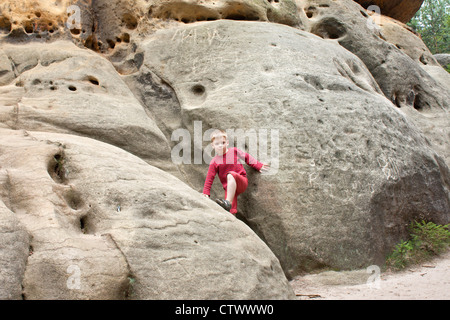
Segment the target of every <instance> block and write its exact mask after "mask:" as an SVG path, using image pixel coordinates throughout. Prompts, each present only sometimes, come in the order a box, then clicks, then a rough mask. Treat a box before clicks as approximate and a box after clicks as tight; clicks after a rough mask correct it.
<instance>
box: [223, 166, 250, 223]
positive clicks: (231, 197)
mask: <svg viewBox="0 0 450 320" xmlns="http://www.w3.org/2000/svg"><path fill="white" fill-rule="evenodd" d="M247 186H248V180H247V178H246V177H243V176H241V175H240V174H237V173H236V172H234V171H230V172H229V173H228V175H227V190H225V199H227V200H228V201H230V202H231V210H230V212H231V213H233V214H236V213H237V197H238V195H239V194H241V193H242V192H244V191H245V190H246V189H247Z"/></svg>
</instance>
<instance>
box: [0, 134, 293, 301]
mask: <svg viewBox="0 0 450 320" xmlns="http://www.w3.org/2000/svg"><path fill="white" fill-rule="evenodd" d="M0 131H1V135H0V136H1V141H0V148H1V150H2V156H1V157H0V163H1V164H0V165H1V168H2V170H1V175H0V179H1V180H0V181H2V184H1V195H2V200H3V203H4V205H2V211H1V212H2V216H1V217H2V220H1V221H2V224H1V227H2V228H1V230H2V233H1V235H2V240H3V239H5V240H6V244H7V246H6V247H5V248H4V249H3V247H2V252H3V253H4V255H2V259H3V257H6V258H8V261H10V262H8V263H7V264H6V266H7V268H6V270H3V267H2V275H3V273H4V277H2V280H3V279H5V280H3V281H6V279H8V281H9V282H12V283H11V284H9V287H8V286H7V287H6V289H4V287H3V286H2V292H1V293H2V297H3V298H5V297H7V298H9V297H11V298H17V296H18V295H19V297H20V284H22V286H23V295H24V297H25V298H27V299H123V298H131V299H231V298H236V299H250V298H252V299H253V298H255V299H274V298H276V299H289V298H292V297H293V293H292V289H291V288H290V287H289V284H288V283H287V280H286V278H285V277H284V274H283V272H282V270H281V267H280V264H279V262H278V260H277V259H276V258H275V256H274V255H273V253H272V252H271V251H270V250H269V249H268V248H267V246H266V245H265V244H264V243H263V242H262V241H261V240H260V239H259V238H258V237H257V236H256V235H255V234H254V233H253V232H252V231H251V230H250V229H249V228H248V227H247V226H245V225H244V224H243V223H242V222H240V221H239V220H237V219H236V218H234V217H232V216H231V215H230V214H228V213H226V212H223V211H222V210H220V209H219V208H220V207H218V206H217V205H216V204H215V203H213V202H212V201H209V200H207V201H205V199H204V197H202V196H201V195H199V194H198V193H197V192H195V191H194V190H192V189H190V188H189V187H187V186H186V185H185V184H184V183H183V182H181V181H180V180H178V179H176V178H174V177H172V176H171V175H170V174H168V173H165V172H163V171H161V170H159V169H156V168H154V167H152V166H150V165H148V164H147V163H146V162H144V161H142V160H141V159H139V158H137V157H135V156H133V155H131V154H130V153H127V152H125V151H123V150H121V149H119V148H116V147H113V146H111V145H108V144H104V143H101V142H98V141H95V140H92V139H88V138H82V137H78V136H72V135H67V134H56V133H42V132H32V131H24V130H9V129H1V130H0ZM99 159H101V161H99ZM19 160H20V161H19ZM11 212H14V214H12V213H11ZM24 230H26V232H25V231H24ZM7 231H9V232H8V233H7ZM28 235H29V236H30V237H31V239H30V240H29V239H28ZM2 243H4V242H2ZM28 248H29V250H28ZM2 261H3V260H2ZM25 261H26V268H24V265H25V263H24V262H25ZM2 263H3V262H2ZM24 269H25V273H24V275H22V274H21V273H22V272H23V271H24ZM9 274H12V276H11V277H8V278H6V276H8V275H9ZM22 277H23V282H21V279H22ZM13 289H14V290H13ZM7 290H8V291H7ZM4 291H5V292H4ZM17 291H19V293H17ZM8 295H9V296H8Z"/></svg>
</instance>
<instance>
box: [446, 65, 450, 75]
mask: <svg viewBox="0 0 450 320" xmlns="http://www.w3.org/2000/svg"><path fill="white" fill-rule="evenodd" d="M445 69H446V70H447V72H448V73H450V63H449V64H448V65H447V68H445Z"/></svg>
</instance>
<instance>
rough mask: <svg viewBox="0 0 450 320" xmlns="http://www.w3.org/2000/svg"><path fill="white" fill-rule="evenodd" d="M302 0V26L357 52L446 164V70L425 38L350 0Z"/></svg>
mask: <svg viewBox="0 0 450 320" xmlns="http://www.w3.org/2000/svg"><path fill="white" fill-rule="evenodd" d="M302 1H303V2H302V3H303V8H304V9H305V10H307V12H308V10H309V12H311V14H308V18H309V20H310V22H309V24H305V25H307V28H306V30H309V31H310V32H312V33H314V34H317V35H319V36H321V37H322V38H324V39H327V40H328V41H335V42H338V43H339V44H340V45H341V46H343V47H344V48H346V49H347V50H349V51H351V52H352V53H354V54H355V55H357V56H358V57H359V58H360V59H361V60H362V61H363V62H364V64H365V65H366V66H367V68H368V69H369V71H370V73H371V74H372V75H373V77H374V78H375V80H376V81H377V83H378V85H379V86H380V88H381V90H382V91H383V93H384V95H385V96H386V97H387V98H388V99H390V100H391V101H392V102H393V103H394V104H395V105H396V106H397V107H399V108H401V109H402V110H403V111H404V112H405V114H407V116H408V118H409V120H411V121H413V122H414V123H415V124H417V125H418V126H419V127H421V128H422V130H423V131H424V133H425V134H426V136H427V138H428V139H430V141H431V142H432V143H433V145H434V146H437V149H436V150H437V151H438V152H440V153H441V154H442V156H444V158H445V160H446V162H447V165H450V158H449V157H448V156H449V153H448V152H449V151H448V150H450V145H449V142H448V141H449V139H448V135H449V134H450V132H449V131H448V130H449V129H448V128H449V127H450V126H449V122H450V119H449V117H448V112H449V109H450V105H449V102H448V101H449V100H448V95H449V89H448V82H447V81H446V79H448V76H447V74H443V71H445V70H442V68H439V67H438V66H437V64H436V62H435V60H434V59H433V57H432V56H431V54H430V53H429V50H428V49H425V45H424V44H423V42H422V41H421V40H420V39H419V38H417V37H415V35H414V34H412V33H410V32H407V31H406V30H405V29H404V28H400V27H399V24H398V23H393V22H391V21H392V20H389V19H387V18H383V17H382V16H373V17H371V18H369V16H368V15H367V13H366V12H364V11H362V8H361V7H360V6H359V5H358V4H356V3H355V2H353V1H351V0H341V1H328V0H325V1H323V2H321V3H323V4H324V5H322V6H316V5H315V2H314V1H312V0H302ZM377 23H378V24H379V25H377ZM399 39H401V43H399V41H400V40H399ZM402 45H403V47H402ZM413 48H414V49H413ZM442 77H443V78H442Z"/></svg>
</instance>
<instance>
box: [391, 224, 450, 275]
mask: <svg viewBox="0 0 450 320" xmlns="http://www.w3.org/2000/svg"><path fill="white" fill-rule="evenodd" d="M449 226H450V224H447V225H436V224H435V223H433V222H425V221H421V222H416V221H414V222H413V223H411V225H410V230H411V234H410V239H409V240H407V241H402V242H400V243H399V244H398V245H396V246H395V248H394V251H393V252H392V253H391V254H390V256H389V257H388V259H387V261H386V265H387V266H388V267H390V268H393V269H397V270H399V269H403V268H405V267H407V266H408V265H412V264H417V263H420V262H423V261H426V260H427V259H429V258H430V257H432V256H435V255H439V254H441V253H442V252H444V251H445V250H446V249H447V248H448V247H449V245H450V230H449Z"/></svg>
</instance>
